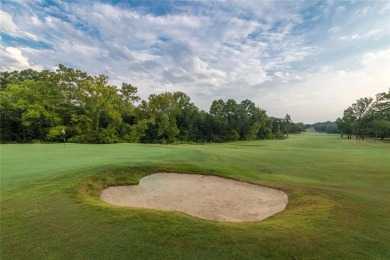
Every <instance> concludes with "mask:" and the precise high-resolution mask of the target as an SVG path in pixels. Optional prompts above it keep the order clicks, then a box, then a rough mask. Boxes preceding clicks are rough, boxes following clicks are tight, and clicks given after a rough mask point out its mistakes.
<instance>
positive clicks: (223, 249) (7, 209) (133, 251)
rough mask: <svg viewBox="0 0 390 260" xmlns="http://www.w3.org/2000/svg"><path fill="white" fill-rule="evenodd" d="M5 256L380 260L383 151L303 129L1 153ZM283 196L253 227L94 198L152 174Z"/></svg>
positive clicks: (386, 236)
mask: <svg viewBox="0 0 390 260" xmlns="http://www.w3.org/2000/svg"><path fill="white" fill-rule="evenodd" d="M0 147H1V154H0V156H1V230H0V232H1V241H0V242H1V244H0V249H1V251H0V256H1V258H2V259H86V258H88V259H90V258H96V259H108V258H110V259H129V258H131V259H202V258H205V259H243V258H244V259H261V258H282V259H302V258H305V259H306V258H311V259H334V258H338V259H340V258H341V259H389V258H390V248H389V246H388V245H389V241H390V222H389V217H390V172H389V169H390V146H389V145H388V144H382V143H374V142H361V141H355V140H346V139H340V138H339V136H336V135H322V134H317V133H305V134H301V135H295V136H291V137H290V138H289V139H288V140H282V141H253V142H235V143H228V144H207V145H143V144H115V145H76V144H67V145H66V147H65V148H64V147H63V145H61V144H51V145H38V144H36V145H1V146H0ZM158 171H172V172H193V173H203V174H214V175H220V176H225V177H228V178H234V179H239V180H244V181H248V182H252V183H257V184H261V185H267V186H270V187H275V188H279V189H282V190H284V191H285V192H286V193H287V194H288V195H289V203H288V205H287V208H286V210H284V211H283V212H281V213H278V214H276V215H274V216H272V217H270V218H268V219H266V220H264V221H262V222H253V223H238V224H237V223H235V224H233V223H217V222H212V221H205V220H201V219H197V218H195V217H191V216H188V215H185V214H183V213H172V212H163V211H154V210H143V209H132V208H121V207H116V206H110V205H107V204H105V203H104V202H102V201H100V200H99V198H98V196H99V192H100V190H101V189H102V188H103V187H105V186H107V185H113V184H132V183H133V184H135V183H137V182H138V180H139V178H141V177H142V176H144V175H147V174H150V173H153V172H158Z"/></svg>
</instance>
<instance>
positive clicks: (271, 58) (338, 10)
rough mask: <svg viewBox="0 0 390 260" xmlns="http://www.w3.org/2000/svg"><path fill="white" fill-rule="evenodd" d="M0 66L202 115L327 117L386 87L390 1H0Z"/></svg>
mask: <svg viewBox="0 0 390 260" xmlns="http://www.w3.org/2000/svg"><path fill="white" fill-rule="evenodd" d="M0 10H1V13H0V21H1V27H0V28H1V34H0V36H1V41H0V58H1V59H0V69H1V70H2V71H4V70H22V69H28V68H33V69H37V70H42V69H51V70H54V69H55V68H56V67H57V66H58V64H64V65H67V66H71V67H73V68H77V69H80V70H83V71H86V72H88V73H90V74H92V75H97V74H105V75H107V76H109V77H110V84H113V85H117V86H120V85H121V83H122V82H126V83H131V84H132V85H134V86H136V87H138V92H139V95H140V96H141V97H142V98H143V99H146V98H147V97H148V96H149V95H150V94H152V93H161V92H165V91H169V92H174V91H183V92H185V93H186V94H188V95H189V96H190V97H191V100H192V101H193V102H194V103H195V104H196V105H197V106H198V107H200V108H201V109H204V110H206V111H208V109H209V107H210V105H211V103H212V101H213V100H216V99H224V100H227V99H229V98H233V99H235V100H237V101H241V100H243V99H250V100H252V101H253V102H255V103H256V105H257V106H259V107H261V108H263V109H265V110H267V113H268V114H269V115H271V116H275V117H284V115H285V114H286V113H288V114H290V115H291V117H292V119H293V121H296V122H297V121H301V122H305V123H314V122H318V121H326V120H335V119H336V118H337V117H339V116H341V115H342V112H343V110H344V109H346V108H347V107H348V106H350V105H351V104H352V103H353V102H355V101H356V99H358V98H360V97H366V96H371V97H374V96H375V94H377V93H379V92H384V91H388V89H389V88H390V3H389V1H360V0H359V1H254V0H251V1H249V0H241V1H229V0H225V1H157V0H155V1H140V0H139V1H120V0H116V1H86V0H85V1H82V0H79V1H60V0H50V1H44V0H19V1H14V0H2V1H1V2H0Z"/></svg>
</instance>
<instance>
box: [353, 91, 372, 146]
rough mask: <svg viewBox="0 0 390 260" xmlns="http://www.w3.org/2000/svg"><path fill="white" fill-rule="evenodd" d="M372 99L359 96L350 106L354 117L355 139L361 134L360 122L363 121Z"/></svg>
mask: <svg viewBox="0 0 390 260" xmlns="http://www.w3.org/2000/svg"><path fill="white" fill-rule="evenodd" d="M372 101H373V99H372V98H367V97H366V98H360V99H358V100H357V101H356V103H353V104H352V106H351V108H352V111H353V113H354V116H355V118H356V139H358V138H359V137H362V136H363V134H362V133H361V132H360V130H361V127H362V122H364V119H365V117H366V115H367V114H368V113H369V112H370V108H371V103H372Z"/></svg>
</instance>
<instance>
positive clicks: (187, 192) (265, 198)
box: [100, 173, 288, 222]
mask: <svg viewBox="0 0 390 260" xmlns="http://www.w3.org/2000/svg"><path fill="white" fill-rule="evenodd" d="M100 198H101V199H102V200H103V201H105V202H107V203H111V204H114V205H119V206H131V207H140V208H148V209H160V210H169V211H181V212H184V213H187V214H189V215H192V216H196V217H199V218H203V219H208V220H215V221H223V222H244V221H259V220H263V219H265V218H267V217H269V216H271V215H273V214H275V213H277V212H280V211H282V210H283V209H284V208H285V207H286V204H287V201H288V198H287V195H286V193H284V192H282V191H280V190H276V189H271V188H266V187H261V186H258V185H254V184H249V183H245V182H240V181H234V180H229V179H225V178H221V177H216V176H208V175H195V174H177V173H155V174H152V175H149V176H146V177H143V178H142V179H141V180H140V182H139V185H131V186H115V187H109V188H106V189H104V190H103V191H102V193H101V196H100Z"/></svg>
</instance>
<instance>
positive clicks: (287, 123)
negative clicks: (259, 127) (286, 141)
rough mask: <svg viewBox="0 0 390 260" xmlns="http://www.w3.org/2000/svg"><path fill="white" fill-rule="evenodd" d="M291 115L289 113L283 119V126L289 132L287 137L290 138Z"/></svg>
mask: <svg viewBox="0 0 390 260" xmlns="http://www.w3.org/2000/svg"><path fill="white" fill-rule="evenodd" d="M291 122H292V120H291V117H290V115H289V114H287V115H286V116H285V117H284V119H283V126H284V127H283V128H284V131H285V132H286V134H287V138H288V132H289V131H290V127H291Z"/></svg>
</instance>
